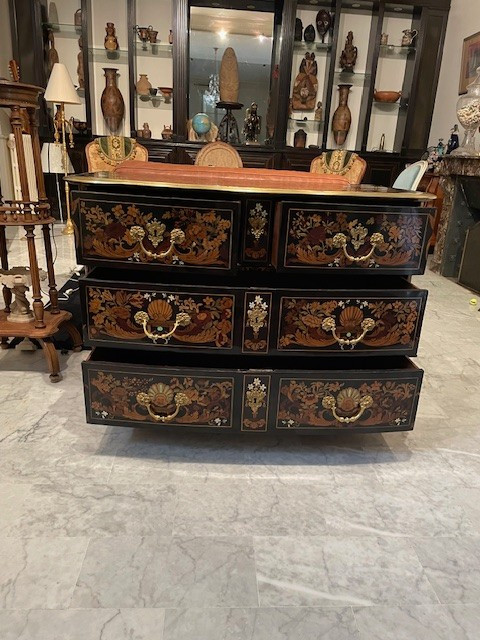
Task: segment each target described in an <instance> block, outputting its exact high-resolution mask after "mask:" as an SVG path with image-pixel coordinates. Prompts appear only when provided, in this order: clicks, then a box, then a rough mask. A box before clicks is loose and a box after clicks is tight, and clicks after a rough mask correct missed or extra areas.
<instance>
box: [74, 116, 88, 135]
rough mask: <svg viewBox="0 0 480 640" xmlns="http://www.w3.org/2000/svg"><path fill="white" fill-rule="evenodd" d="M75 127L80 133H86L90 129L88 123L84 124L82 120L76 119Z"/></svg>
mask: <svg viewBox="0 0 480 640" xmlns="http://www.w3.org/2000/svg"><path fill="white" fill-rule="evenodd" d="M73 126H74V127H75V129H76V130H77V131H78V132H79V133H84V132H85V131H86V130H87V128H88V125H87V123H86V122H82V121H81V120H75V119H74V120H73Z"/></svg>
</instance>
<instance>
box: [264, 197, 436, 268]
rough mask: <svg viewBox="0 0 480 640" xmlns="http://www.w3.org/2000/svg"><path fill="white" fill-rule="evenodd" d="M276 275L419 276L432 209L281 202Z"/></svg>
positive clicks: (423, 260) (425, 253) (426, 243)
mask: <svg viewBox="0 0 480 640" xmlns="http://www.w3.org/2000/svg"><path fill="white" fill-rule="evenodd" d="M281 208H282V215H281V216H280V217H279V218H278V220H277V234H276V238H277V239H278V240H277V257H276V258H274V261H275V262H276V265H277V269H278V270H279V271H284V270H296V271H299V270H304V271H312V272H318V271H319V270H324V271H328V272H329V273H331V272H332V271H335V272H336V273H352V272H354V271H357V272H358V271H362V272H365V273H370V272H371V273H377V274H393V273H396V274H402V275H409V274H420V273H423V271H424V269H425V262H426V257H427V247H428V240H429V238H430V234H431V219H432V215H433V214H434V212H435V210H434V209H426V208H421V207H418V208H415V207H385V206H362V208H361V211H359V210H357V209H356V208H355V207H354V206H351V205H349V206H342V205H329V206H328V207H325V208H324V207H322V206H321V205H308V204H307V205H305V204H303V205H302V204H301V203H295V202H283V203H282V205H281Z"/></svg>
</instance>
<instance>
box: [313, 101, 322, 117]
mask: <svg viewBox="0 0 480 640" xmlns="http://www.w3.org/2000/svg"><path fill="white" fill-rule="evenodd" d="M322 118H323V105H322V101H321V100H320V101H319V102H317V108H316V109H315V117H314V120H316V121H317V122H321V121H322Z"/></svg>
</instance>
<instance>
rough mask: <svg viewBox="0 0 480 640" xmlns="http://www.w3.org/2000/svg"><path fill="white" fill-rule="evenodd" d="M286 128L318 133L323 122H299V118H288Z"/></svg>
mask: <svg viewBox="0 0 480 640" xmlns="http://www.w3.org/2000/svg"><path fill="white" fill-rule="evenodd" d="M288 126H289V127H290V128H295V127H298V128H299V129H305V130H306V131H320V130H321V129H322V127H323V120H301V119H300V118H289V119H288Z"/></svg>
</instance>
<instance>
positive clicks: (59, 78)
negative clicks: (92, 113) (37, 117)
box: [45, 62, 81, 104]
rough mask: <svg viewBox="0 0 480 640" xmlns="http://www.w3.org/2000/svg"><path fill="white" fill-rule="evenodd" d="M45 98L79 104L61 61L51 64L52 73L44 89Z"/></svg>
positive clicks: (50, 100) (57, 101) (68, 75)
mask: <svg viewBox="0 0 480 640" xmlns="http://www.w3.org/2000/svg"><path fill="white" fill-rule="evenodd" d="M45 100H46V101H47V102H55V103H57V104H59V103H60V102H63V103H65V104H80V103H81V101H80V98H79V97H78V95H77V92H76V91H75V87H74V86H73V82H72V79H71V77H70V74H69V73H68V71H67V67H66V66H65V65H64V64H62V63H61V62H56V63H55V64H54V65H53V69H52V73H51V74H50V79H49V81H48V84H47V88H46V90H45Z"/></svg>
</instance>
